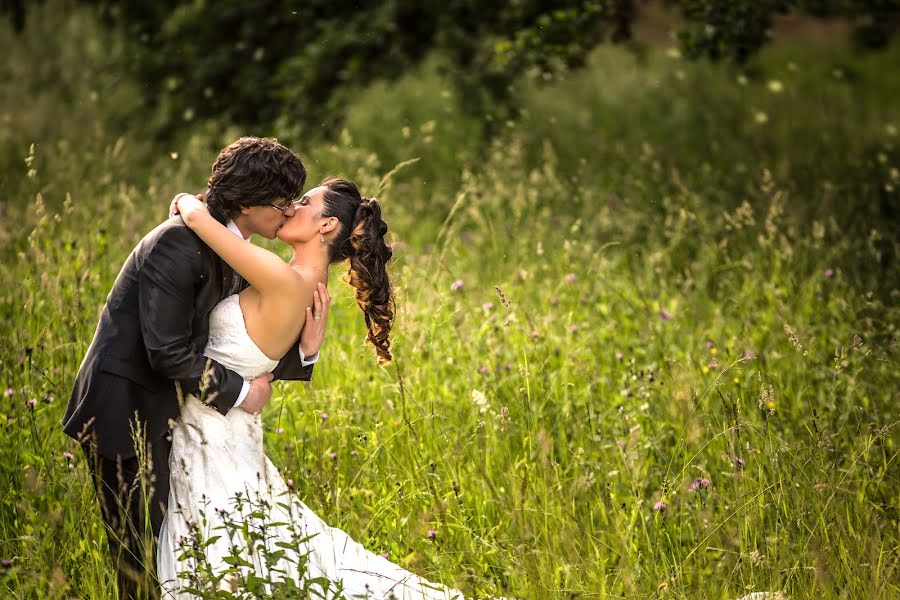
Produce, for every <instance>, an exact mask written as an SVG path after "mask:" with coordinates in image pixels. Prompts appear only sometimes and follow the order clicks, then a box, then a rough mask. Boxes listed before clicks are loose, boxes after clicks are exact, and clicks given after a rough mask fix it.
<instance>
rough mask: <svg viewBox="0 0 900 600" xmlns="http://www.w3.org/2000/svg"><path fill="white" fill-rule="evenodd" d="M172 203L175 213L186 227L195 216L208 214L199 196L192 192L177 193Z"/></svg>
mask: <svg viewBox="0 0 900 600" xmlns="http://www.w3.org/2000/svg"><path fill="white" fill-rule="evenodd" d="M172 204H173V205H174V207H175V214H180V215H181V218H182V219H184V222H185V224H187V226H188V227H190V226H191V222H192V221H195V220H196V219H197V217H200V216H202V215H204V214H206V215H208V214H209V210H208V209H207V208H206V204H205V203H204V202H203V201H202V200H200V198H199V197H197V196H194V195H192V194H178V195H177V196H175V199H174V200H172Z"/></svg>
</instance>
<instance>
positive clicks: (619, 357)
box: [616, 352, 625, 361]
mask: <svg viewBox="0 0 900 600" xmlns="http://www.w3.org/2000/svg"><path fill="white" fill-rule="evenodd" d="M624 357H625V355H624V354H622V353H621V352H616V360H618V361H621V360H622V359H623V358H624Z"/></svg>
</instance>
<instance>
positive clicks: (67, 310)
mask: <svg viewBox="0 0 900 600" xmlns="http://www.w3.org/2000/svg"><path fill="white" fill-rule="evenodd" d="M39 11H43V12H39ZM35 15H39V18H38V17H35V18H32V19H30V20H29V23H28V25H27V26H26V30H25V32H24V34H23V37H22V38H15V37H13V36H12V35H3V36H0V55H3V56H5V57H7V59H6V62H4V63H0V65H2V68H3V69H4V73H14V74H16V75H17V79H16V81H17V82H18V83H17V85H15V86H5V87H4V88H2V96H0V152H2V154H0V156H3V157H4V159H3V162H2V164H0V177H2V180H3V186H4V190H7V195H6V201H5V202H4V203H3V204H2V205H0V209H2V211H3V213H2V215H3V218H2V219H0V256H2V260H0V281H2V286H0V316H2V317H3V318H2V319H0V335H2V338H3V340H4V344H3V347H2V348H0V453H2V455H3V457H4V460H3V461H2V462H0V559H5V560H8V561H9V563H8V566H4V565H6V563H0V595H5V596H10V597H14V598H67V597H73V596H75V597H79V598H84V599H85V600H93V599H105V598H108V596H109V590H110V589H111V587H112V585H113V581H114V576H113V572H112V569H111V566H110V564H109V561H108V557H107V549H106V541H105V535H104V532H103V529H102V525H101V521H100V516H99V511H98V510H97V506H96V501H95V499H94V495H93V490H92V489H91V485H90V482H89V479H88V476H87V469H86V465H85V464H84V461H83V460H82V458H81V456H80V455H78V453H77V452H76V448H75V446H74V444H73V443H72V442H71V440H69V439H68V438H66V437H65V436H64V435H63V434H62V432H61V431H60V427H59V424H58V422H59V418H60V416H61V414H62V413H63V410H64V404H65V400H66V399H67V397H68V393H69V390H70V387H71V382H72V379H73V378H74V375H75V372H76V370H77V368H78V365H79V362H80V360H81V357H82V356H83V354H84V351H85V349H86V346H87V344H88V343H89V341H90V339H91V335H92V333H93V328H94V326H95V324H96V320H97V314H98V311H99V309H100V307H101V306H102V305H103V302H104V299H105V295H106V293H107V291H108V289H109V287H110V286H111V284H112V281H113V278H114V277H115V274H116V272H117V269H118V268H119V266H120V264H121V261H122V260H123V259H124V257H125V256H127V253H128V252H129V251H130V250H131V248H132V247H133V245H134V244H135V243H136V241H137V240H138V239H139V238H140V237H141V235H142V234H143V233H144V232H146V231H147V230H149V229H150V228H151V227H152V226H154V225H155V224H156V223H157V222H158V221H159V220H160V219H162V218H163V217H164V215H165V213H166V209H167V205H168V201H169V199H170V198H171V197H172V196H173V195H174V194H175V193H176V192H178V191H183V190H191V189H197V188H198V187H199V186H202V184H203V182H204V180H205V176H206V173H207V169H208V168H209V165H210V164H211V163H212V160H213V159H214V157H215V154H216V152H217V150H218V149H219V148H220V147H222V146H223V145H224V144H225V143H227V142H228V141H230V140H231V139H233V138H235V137H237V135H238V134H239V133H242V132H239V131H237V130H234V129H229V128H227V127H226V126H222V125H220V124H218V123H217V122H210V123H197V122H192V123H190V124H189V125H186V126H185V128H184V131H182V132H181V134H180V136H179V137H178V138H177V140H176V141H173V142H166V143H164V144H161V143H157V142H153V141H152V140H150V139H149V138H147V137H146V136H145V135H144V133H145V129H144V123H142V122H128V121H127V120H126V121H124V122H125V124H126V126H127V128H126V129H117V128H114V127H112V126H110V124H109V123H110V121H109V120H108V118H109V117H110V116H111V117H112V119H113V120H114V121H116V122H122V121H121V120H120V115H122V114H127V112H128V111H130V110H134V109H136V108H139V107H142V106H143V105H142V100H141V96H140V95H139V92H138V91H137V89H136V88H137V82H136V81H134V80H132V79H131V78H130V77H129V76H128V75H127V74H121V73H116V72H111V71H110V67H109V65H108V63H106V62H104V61H103V60H102V59H103V56H104V53H103V52H101V50H102V49H103V48H108V49H109V51H110V53H111V54H113V55H115V54H116V53H117V52H118V51H119V50H118V48H120V47H119V46H118V45H117V42H116V39H117V38H115V37H113V36H110V37H109V38H107V37H105V36H106V35H108V34H107V33H104V32H103V30H102V29H99V28H97V26H96V23H94V22H93V20H92V19H91V18H90V15H88V14H86V13H85V12H84V11H83V10H79V9H75V10H72V11H71V12H69V13H66V12H65V11H61V10H58V7H57V6H56V5H55V4H53V3H48V6H45V7H44V8H43V9H42V8H40V7H39V8H36V9H34V12H33V13H32V16H35ZM53 32H57V35H53ZM59 32H62V33H63V34H62V35H60V34H58V33H59ZM671 54H673V55H674V54H675V53H674V52H673V53H671ZM673 55H669V54H667V53H666V52H664V51H662V50H659V51H657V50H651V51H648V54H647V56H646V59H645V61H644V63H643V65H641V63H639V62H638V60H637V59H636V58H635V57H634V56H632V55H630V54H628V53H626V52H623V51H621V50H618V49H608V48H604V49H602V51H599V52H595V53H593V54H592V55H591V56H590V57H589V59H588V62H587V64H586V68H585V69H583V70H581V71H579V72H578V73H577V74H569V75H568V76H567V77H565V78H564V80H563V81H561V82H558V83H557V84H555V85H553V86H546V87H537V86H532V85H523V86H521V87H520V88H518V93H519V97H520V100H521V103H522V116H521V118H520V119H518V120H516V121H509V122H506V121H500V122H496V123H495V125H497V126H498V127H499V132H500V133H499V134H498V135H496V136H495V138H494V140H493V141H492V142H491V143H490V144H488V145H483V144H484V143H483V142H482V141H480V139H479V138H478V136H477V135H473V134H472V132H476V133H477V132H478V131H479V130H480V129H479V128H480V127H482V126H483V123H482V122H481V121H479V120H478V119H476V118H474V117H473V116H472V115H470V114H467V113H466V112H465V111H464V110H463V109H462V108H461V104H462V103H463V98H461V97H460V96H459V95H458V93H457V91H456V89H455V88H454V86H453V84H452V83H451V82H450V81H449V80H448V79H447V78H445V77H444V76H443V75H441V73H440V72H439V69H438V67H437V66H435V65H433V64H431V63H429V64H426V65H424V67H423V68H422V69H419V70H413V71H411V72H409V73H407V75H406V76H404V77H401V78H400V79H398V80H397V83H396V85H388V84H386V83H383V82H382V83H379V84H377V85H375V86H374V87H371V88H369V89H367V90H366V91H365V92H361V93H360V94H358V95H356V96H355V97H354V98H353V101H352V103H351V105H350V106H349V109H348V111H347V121H346V129H345V130H343V131H342V132H341V134H340V135H335V136H328V137H320V138H308V137H307V138H301V137H299V134H298V132H295V131H291V130H289V129H288V128H286V129H285V133H286V135H287V137H286V138H285V139H286V141H289V143H290V144H291V145H292V146H293V147H296V148H297V149H298V150H299V151H300V153H301V154H302V155H303V158H304V161H305V162H306V163H307V165H308V166H309V168H310V171H311V177H310V179H311V181H316V180H318V179H321V178H323V177H325V176H326V175H332V174H343V175H346V176H348V177H350V178H352V179H354V180H356V181H358V182H359V184H360V186H361V189H362V190H363V191H364V193H369V191H370V190H377V193H378V195H379V198H380V199H381V200H382V201H383V204H384V207H385V209H384V210H385V218H386V220H387V221H388V222H389V224H390V227H391V230H390V231H391V235H392V238H391V241H392V242H394V243H395V244H396V253H395V261H394V264H393V265H392V274H393V277H394V280H395V283H396V287H397V290H398V293H399V302H398V321H397V326H396V331H395V337H394V349H395V354H396V361H395V362H394V364H392V365H391V366H390V367H387V368H380V367H378V366H377V365H376V363H375V361H374V359H373V357H372V355H371V352H370V351H369V349H368V348H367V347H366V346H365V345H364V344H363V342H362V339H363V333H364V329H363V323H362V316H361V314H360V313H359V311H358V309H357V308H356V307H355V305H354V302H353V299H352V295H351V293H350V291H349V290H348V289H347V288H346V286H344V285H343V284H342V283H341V282H340V281H339V278H338V277H337V275H336V276H334V278H333V281H332V283H331V286H330V287H331V290H332V295H333V296H334V298H335V301H334V304H333V309H332V315H331V319H330V322H329V332H328V340H327V341H326V345H325V347H324V349H323V358H322V362H321V364H320V365H319V366H317V367H316V374H315V378H314V380H313V381H312V382H311V383H310V384H308V385H294V384H282V385H280V386H279V387H278V389H277V392H276V395H275V396H274V398H273V401H272V402H271V403H270V406H269V407H268V408H267V410H266V412H265V414H264V417H263V420H264V423H265V427H266V448H267V452H268V454H269V455H270V456H271V458H272V460H273V462H274V463H275V464H276V465H278V466H279V467H280V468H281V469H282V471H283V472H284V473H285V476H286V477H288V478H290V479H293V481H294V482H295V489H296V491H297V493H298V495H299V496H300V497H301V499H303V501H304V502H305V503H306V504H308V505H309V506H310V507H311V508H312V509H313V510H314V511H315V512H316V513H317V514H319V515H321V516H322V517H323V518H324V519H325V520H326V521H327V522H328V523H330V524H333V525H335V526H337V527H340V528H342V529H344V530H345V531H347V532H348V533H349V534H350V535H351V536H353V537H354V538H355V539H357V540H359V541H360V542H361V543H363V544H364V545H365V546H366V547H367V548H369V549H370V550H372V551H374V552H386V553H387V554H388V556H389V558H390V559H391V560H392V561H395V562H397V563H399V564H401V565H402V566H404V567H406V568H409V569H411V570H413V571H415V572H416V573H419V574H421V575H423V576H425V577H427V578H429V579H431V580H435V581H441V582H443V583H446V584H448V585H453V586H454V587H458V588H462V589H463V590H464V591H465V592H467V593H470V594H472V595H473V596H476V597H488V596H491V595H505V596H507V597H517V598H541V599H543V598H568V597H571V596H573V595H574V596H594V597H600V598H606V597H614V598H635V599H637V598H650V597H660V598H679V599H681V598H712V599H722V600H724V599H733V598H737V597H740V596H743V595H744V594H746V593H749V592H750V591H763V590H768V591H775V590H784V591H785V592H786V593H787V595H788V596H789V597H792V598H807V597H817V598H822V599H831V598H848V597H849V598H891V597H896V596H898V595H900V589H898V585H897V581H898V580H900V561H898V557H897V553H896V548H897V547H898V544H900V513H898V510H897V497H898V489H900V480H898V469H897V460H898V444H900V437H898V434H897V427H898V425H897V423H898V421H900V413H898V410H900V408H898V407H900V403H898V402H897V389H898V376H897V373H898V369H897V346H896V339H897V327H898V323H900V313H898V302H897V298H898V294H900V292H898V278H897V268H896V265H897V258H898V254H900V247H898V242H897V239H896V234H892V233H891V231H896V222H895V221H894V220H892V219H894V218H896V216H894V217H891V214H892V213H890V211H891V210H895V208H892V207H896V206H897V190H898V186H900V171H898V169H900V158H898V156H897V152H898V146H897V144H898V135H900V112H898V106H897V104H896V97H897V96H898V89H897V86H898V82H897V80H896V78H892V77H887V76H885V74H886V73H891V72H892V71H891V70H890V69H892V68H893V67H894V65H896V64H897V49H896V48H893V49H891V48H889V49H888V50H887V52H886V53H884V54H881V55H872V56H854V55H852V54H850V53H849V52H847V51H846V50H845V49H843V48H840V47H830V46H829V47H818V46H817V47H810V48H801V49H798V48H790V47H778V48H769V49H767V50H766V51H764V52H763V54H762V55H761V57H760V60H759V62H758V63H755V64H754V65H753V66H754V69H753V70H752V71H750V72H749V73H748V75H747V76H741V77H739V78H738V77H736V76H735V74H734V73H733V72H731V71H729V70H727V69H723V68H720V67H716V66H712V65H706V64H695V63H688V62H684V61H682V60H681V59H680V58H677V57H676V56H673ZM109 58H115V56H112V57H109ZM435 60H436V59H435ZM54 73H57V74H59V73H62V74H70V75H68V76H66V77H65V78H63V79H62V80H58V79H57V81H61V82H62V83H61V84H60V85H58V86H50V85H48V84H47V82H48V81H50V82H52V81H55V80H54V78H53V77H52V75H53V74H54ZM111 79H116V80H117V83H116V84H115V85H113V84H112V83H110V81H111ZM92 91H98V94H97V98H96V100H91V92H92ZM154 118H155V117H154V115H153V114H151V113H148V115H147V120H148V121H149V120H152V119H154ZM275 133H278V134H279V136H280V137H285V136H282V135H281V131H279V130H275ZM290 136H297V137H293V138H291V137H290ZM32 144H34V147H33V149H32V150H29V149H30V148H32V146H31V145H32ZM413 158H419V161H418V162H415V163H412V164H407V166H405V167H403V168H402V169H401V170H399V171H397V172H396V173H394V174H393V175H392V176H391V177H390V178H388V179H387V180H386V181H385V175H386V174H387V173H389V172H390V171H391V170H392V169H393V168H394V166H395V165H397V164H399V163H401V162H403V161H407V160H409V159H413ZM270 247H271V248H273V249H276V250H277V249H278V247H277V245H274V244H271V245H270ZM454 282H461V283H457V285H454V286H453V289H451V286H452V284H453V283H454ZM347 365H353V368H350V369H348V368H347ZM32 400H33V402H32ZM67 451H68V452H71V453H73V454H74V456H68V455H66V454H64V453H65V452H67ZM698 478H699V479H700V482H698V483H697V485H696V487H697V489H696V491H695V490H694V489H693V487H694V482H695V481H696V480H697V479H698ZM703 480H708V481H709V485H708V487H707V486H706V485H704V484H703ZM663 507H665V508H664V509H663ZM429 530H434V531H435V532H436V534H435V535H433V536H429V535H428V532H429Z"/></svg>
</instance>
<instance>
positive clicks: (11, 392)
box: [3, 388, 16, 398]
mask: <svg viewBox="0 0 900 600" xmlns="http://www.w3.org/2000/svg"><path fill="white" fill-rule="evenodd" d="M15 393H16V391H15V390H14V389H12V388H6V391H5V392H3V395H4V396H5V397H6V398H9V397H10V396H12V395H13V394H15Z"/></svg>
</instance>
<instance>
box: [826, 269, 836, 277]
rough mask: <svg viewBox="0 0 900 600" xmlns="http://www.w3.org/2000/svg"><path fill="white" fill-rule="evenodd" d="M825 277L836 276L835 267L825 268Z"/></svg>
mask: <svg viewBox="0 0 900 600" xmlns="http://www.w3.org/2000/svg"><path fill="white" fill-rule="evenodd" d="M825 277H827V278H828V279H831V278H832V277H834V269H825Z"/></svg>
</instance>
